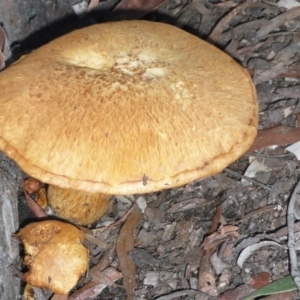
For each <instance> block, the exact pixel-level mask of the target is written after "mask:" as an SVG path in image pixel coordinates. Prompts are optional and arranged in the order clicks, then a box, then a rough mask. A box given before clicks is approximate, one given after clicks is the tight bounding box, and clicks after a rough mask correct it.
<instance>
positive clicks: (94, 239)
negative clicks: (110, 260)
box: [80, 227, 108, 251]
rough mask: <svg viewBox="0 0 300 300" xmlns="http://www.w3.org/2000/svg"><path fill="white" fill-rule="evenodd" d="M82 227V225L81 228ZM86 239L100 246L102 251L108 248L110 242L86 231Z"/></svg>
mask: <svg viewBox="0 0 300 300" xmlns="http://www.w3.org/2000/svg"><path fill="white" fill-rule="evenodd" d="M81 228H82V227H80V229H81ZM84 239H85V240H87V241H89V242H91V243H93V244H95V245H97V246H99V247H100V248H101V249H102V251H105V250H106V249H108V244H107V243H105V242H104V241H102V240H101V239H100V238H97V237H94V235H93V234H90V233H87V232H84Z"/></svg>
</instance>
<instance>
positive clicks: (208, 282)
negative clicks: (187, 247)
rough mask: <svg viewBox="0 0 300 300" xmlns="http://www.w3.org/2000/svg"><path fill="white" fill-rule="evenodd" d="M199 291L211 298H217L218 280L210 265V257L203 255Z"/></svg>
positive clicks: (200, 266)
mask: <svg viewBox="0 0 300 300" xmlns="http://www.w3.org/2000/svg"><path fill="white" fill-rule="evenodd" d="M197 289H198V290H199V291H201V292H203V293H206V294H208V295H210V296H217V295H218V289H217V286H216V279H215V275H214V272H213V270H212V267H211V264H210V255H206V254H204V255H202V257H201V260H200V264H199V276H198V284H197Z"/></svg>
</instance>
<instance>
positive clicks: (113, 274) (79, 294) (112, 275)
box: [69, 267, 122, 300]
mask: <svg viewBox="0 0 300 300" xmlns="http://www.w3.org/2000/svg"><path fill="white" fill-rule="evenodd" d="M103 275H104V276H106V277H107V278H109V280H111V281H113V282H115V281H117V280H119V279H121V278H122V274H121V273H120V272H118V271H117V270H116V269H114V268H112V267H109V268H107V269H105V270H104V271H103ZM106 287H107V285H106V284H105V283H97V282H96V281H93V280H92V281H89V282H88V283H87V284H85V285H84V286H83V287H82V288H80V289H79V290H77V291H76V292H75V293H74V294H72V295H71V296H70V297H69V300H86V299H95V298H96V297H97V296H98V295H99V294H101V292H102V291H103V290H104V289H105V288H106Z"/></svg>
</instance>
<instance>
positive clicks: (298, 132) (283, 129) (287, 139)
mask: <svg viewBox="0 0 300 300" xmlns="http://www.w3.org/2000/svg"><path fill="white" fill-rule="evenodd" d="M299 140H300V128H298V127H289V126H285V125H280V126H277V127H274V128H270V129H265V130H261V131H259V132H258V135H257V137H256V139H255V141H254V143H253V144H252V146H251V147H250V149H249V150H248V152H251V151H256V150H259V149H262V148H266V147H270V146H274V145H276V146H281V145H286V144H292V143H295V142H298V141H299Z"/></svg>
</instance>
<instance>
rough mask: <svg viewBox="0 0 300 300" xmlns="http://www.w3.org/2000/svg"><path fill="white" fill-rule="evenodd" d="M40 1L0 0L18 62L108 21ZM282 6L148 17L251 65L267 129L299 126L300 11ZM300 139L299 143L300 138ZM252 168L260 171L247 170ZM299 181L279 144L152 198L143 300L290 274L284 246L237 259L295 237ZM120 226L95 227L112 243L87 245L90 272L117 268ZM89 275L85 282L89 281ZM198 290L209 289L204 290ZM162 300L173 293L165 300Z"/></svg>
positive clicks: (136, 253) (169, 6)
mask: <svg viewBox="0 0 300 300" xmlns="http://www.w3.org/2000/svg"><path fill="white" fill-rule="evenodd" d="M16 2H18V1H16ZM16 2H14V3H16ZM21 2H22V1H21ZM21 2H20V3H21ZM33 2H36V1H32V2H31V1H28V2H26V3H28V4H27V5H28V7H27V6H26V4H25V2H22V3H23V4H22V5H20V6H18V9H16V4H12V1H8V2H7V3H6V4H3V3H1V4H0V21H2V22H3V24H4V28H5V30H6V32H7V36H8V42H9V43H13V45H14V47H13V53H14V56H15V57H18V56H19V55H20V54H21V53H22V52H24V51H28V50H31V49H33V48H34V47H36V46H38V45H39V44H42V43H43V42H45V41H47V40H50V39H51V38H53V36H57V35H61V34H63V33H64V32H66V31H69V30H71V29H72V28H75V27H80V26H84V25H86V24H91V23H93V22H96V21H100V20H102V19H103V18H104V17H103V11H104V8H103V7H98V8H97V7H96V9H95V10H94V11H93V12H92V13H91V14H90V15H87V16H85V17H82V18H79V17H77V16H74V15H73V12H72V7H71V4H74V2H75V1H40V2H39V4H36V3H34V4H32V5H31V4H30V3H33ZM104 3H106V4H107V6H106V7H105V8H108V9H110V8H111V7H112V6H113V5H112V4H113V2H111V1H107V2H104ZM280 3H281V1H280V2H279V4H278V3H277V5H276V3H275V2H268V1H265V2H252V1H246V2H244V4H241V5H240V6H238V4H239V3H238V2H234V1H225V2H223V1H222V2H220V1H214V0H213V1H210V2H208V1H201V0H195V1H188V0H178V1H171V0H170V1H166V3H165V4H163V6H161V7H160V8H159V9H158V10H157V11H155V12H152V13H149V14H147V15H145V16H144V18H147V19H150V20H154V21H163V22H168V23H172V24H175V25H176V26H179V27H182V28H183V29H185V30H188V31H190V32H192V33H194V34H197V35H198V36H200V37H202V38H204V39H208V40H209V41H210V42H212V43H214V44H216V45H218V46H219V47H221V48H222V49H224V51H226V52H227V53H229V54H230V55H231V56H232V57H234V58H235V59H236V60H237V61H239V62H240V63H241V64H242V65H243V66H245V67H247V68H248V70H249V72H250V73H251V75H252V76H253V81H254V83H255V84H256V88H257V92H258V101H259V107H260V125H259V129H260V130H264V129H269V128H273V127H275V126H278V125H288V126H293V127H297V126H298V112H299V104H298V100H299V98H300V92H299V91H300V88H299V87H300V85H299V79H300V58H299V49H300V29H299V28H300V26H299V25H300V18H299V17H298V16H299V15H300V9H299V7H298V8H296V9H295V8H294V9H290V7H287V8H285V7H279V6H280ZM282 3H283V2H282ZM289 3H290V4H291V3H293V2H291V1H290V2H289ZM102 4H103V3H102ZM282 5H284V4H282ZM105 11H106V12H107V10H105ZM230 11H232V12H231V13H230V14H229V12H230ZM45 12H47V14H46V15H45ZM45 16H46V17H45ZM105 16H106V17H105V18H106V19H109V18H110V17H108V16H107V14H105ZM122 16H125V17H126V12H122ZM130 16H131V17H132V14H131V15H130ZM133 16H134V15H133ZM278 16H280V17H278ZM111 18H120V17H119V16H116V15H114V16H112V17H111ZM61 20H63V21H61ZM53 22H56V23H55V24H54V25H53ZM50 23H52V25H50V26H48V24H50ZM62 24H65V26H63V28H62V26H61V25H62ZM36 30H40V31H37V32H36ZM6 51H7V53H9V51H8V50H6ZM297 134H298V136H299V138H298V137H297ZM297 134H296V136H295V138H294V140H295V141H296V140H297V139H298V140H299V139H300V135H299V133H297ZM271 135H272V134H271ZM273 135H274V134H273ZM272 138H273V141H272V142H271V144H279V145H280V144H282V143H283V142H282V136H280V135H278V136H277V135H276V136H272ZM250 163H251V168H253V169H254V170H253V171H252V172H250V171H249V169H248V167H249V165H250ZM247 169H248V171H247ZM242 175H245V176H246V177H244V178H242ZM299 175H300V170H299V162H298V160H297V158H296V157H295V155H293V154H292V153H290V152H288V151H286V150H285V146H279V147H276V148H275V147H273V148H268V149H267V148H266V149H263V150H259V151H255V152H248V153H247V154H246V155H245V156H243V157H242V158H241V159H240V160H239V161H237V162H236V163H234V164H233V165H231V166H229V167H228V169H226V170H225V171H224V172H222V173H221V174H218V175H216V176H214V177H212V178H208V179H205V180H202V181H197V182H194V183H192V184H190V185H187V186H185V187H181V188H179V189H173V190H169V191H164V192H161V193H155V194H152V195H146V196H145V199H146V200H147V209H146V210H145V213H144V215H143V217H142V219H141V221H140V222H139V223H138V225H137V226H136V230H135V231H134V236H135V238H136V239H135V246H136V247H135V249H134V250H132V251H131V252H130V257H131V259H132V260H133V261H134V263H135V265H136V280H137V286H136V291H135V299H154V298H155V299H217V298H218V297H219V298H218V299H242V297H243V296H246V295H247V294H249V293H250V292H251V291H252V290H253V289H256V288H257V287H259V286H260V284H262V283H263V284H266V283H268V282H269V281H274V280H276V279H279V278H281V277H283V276H285V275H288V274H289V272H290V271H289V259H288V252H287V250H285V249H283V248H279V247H277V246H268V247H263V248H260V249H258V250H256V251H254V253H253V255H251V256H250V257H249V258H248V259H247V260H246V262H245V263H244V265H243V267H242V268H240V267H239V266H238V264H237V258H238V256H239V254H240V252H241V251H242V249H244V248H246V247H247V246H249V245H251V244H255V243H257V242H259V241H261V240H269V239H273V240H276V241H278V242H285V241H286V233H283V234H280V233H278V234H275V233H276V232H277V231H278V230H279V229H280V228H284V227H285V224H286V213H287V203H288V200H289V199H290V196H291V193H292V191H293V189H294V187H295V185H296V184H297V182H298V179H299ZM249 177H251V178H252V179H254V180H251V179H249ZM137 198H138V197H117V198H115V199H114V201H113V204H112V207H111V211H110V212H109V213H108V214H107V215H106V216H105V217H103V218H102V219H101V221H99V224H97V228H101V227H104V226H107V225H108V224H111V223H112V222H114V221H115V220H116V219H118V218H120V217H121V216H122V215H123V214H124V213H125V212H126V211H127V210H128V209H129V208H130V207H131V205H132V202H134V201H135V200H136V199H137ZM22 202H24V199H21V203H22ZM296 208H297V207H296ZM20 215H21V223H23V222H26V219H27V220H28V216H27V215H26V213H25V212H24V211H23V210H22V211H21V213H20ZM216 215H217V217H215V216H216ZM214 217H215V221H214V222H213V219H214ZM220 223H221V224H222V225H221V227H219V229H217V228H216V227H217V226H216V225H217V224H220ZM226 225H232V226H237V227H228V226H226ZM211 228H212V230H211V231H210V229H211ZM119 230H120V226H116V227H112V228H110V229H108V230H106V231H105V232H104V233H101V229H98V230H95V232H96V234H97V235H98V236H99V238H101V239H102V240H104V241H105V242H106V243H107V245H106V246H105V247H104V246H103V245H102V246H99V245H98V246H97V245H95V244H92V243H91V244H89V245H88V246H89V248H90V250H91V254H92V256H93V258H92V259H91V266H92V265H94V264H96V263H97V262H98V261H99V260H101V258H103V252H104V250H106V251H109V256H110V259H109V263H110V265H111V266H112V267H114V268H116V269H118V267H119V262H118V259H117V258H116V255H115V253H114V251H111V249H113V248H114V247H115V244H116V239H117V237H118V235H119ZM209 232H210V233H214V232H215V233H216V232H217V233H218V234H216V235H214V236H213V239H212V240H209V239H206V240H205V239H204V238H205V237H206V236H207V234H208V233H209ZM297 233H298V234H299V229H298V232H297ZM199 265H200V268H199ZM199 274H200V275H199ZM258 275H259V276H260V277H258ZM123 276H124V274H123ZM198 278H200V279H199V280H198ZM88 279H89V277H87V278H83V279H82V280H81V282H80V285H84V283H85V281H87V280H88ZM118 283H121V281H120V282H118ZM263 284H262V285H263ZM80 285H79V286H80ZM197 286H198V288H199V287H201V291H202V292H203V293H196V292H195V290H196V289H197ZM237 286H240V288H239V290H241V292H240V294H238V295H237V296H235V295H233V294H224V292H226V291H228V290H230V289H235V288H236V287H237ZM235 292H236V293H237V290H235ZM243 292H244V293H243ZM173 293H175V294H173ZM176 293H177V294H176ZM180 293H181V294H180ZM162 295H168V296H166V298H162V297H161V296H162ZM220 295H222V296H220ZM159 297H161V298H159ZM292 297H293V299H300V294H296V293H294V294H293V296H292V295H291V294H285V295H284V296H282V297H281V298H278V299H292ZM100 298H101V299H125V298H126V293H125V291H124V289H123V288H120V287H117V286H109V287H107V288H106V289H105V290H104V292H103V294H102V295H101V296H98V298H97V299H100ZM72 299H86V298H79V296H77V298H76V297H75V296H74V297H73V298H72Z"/></svg>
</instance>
